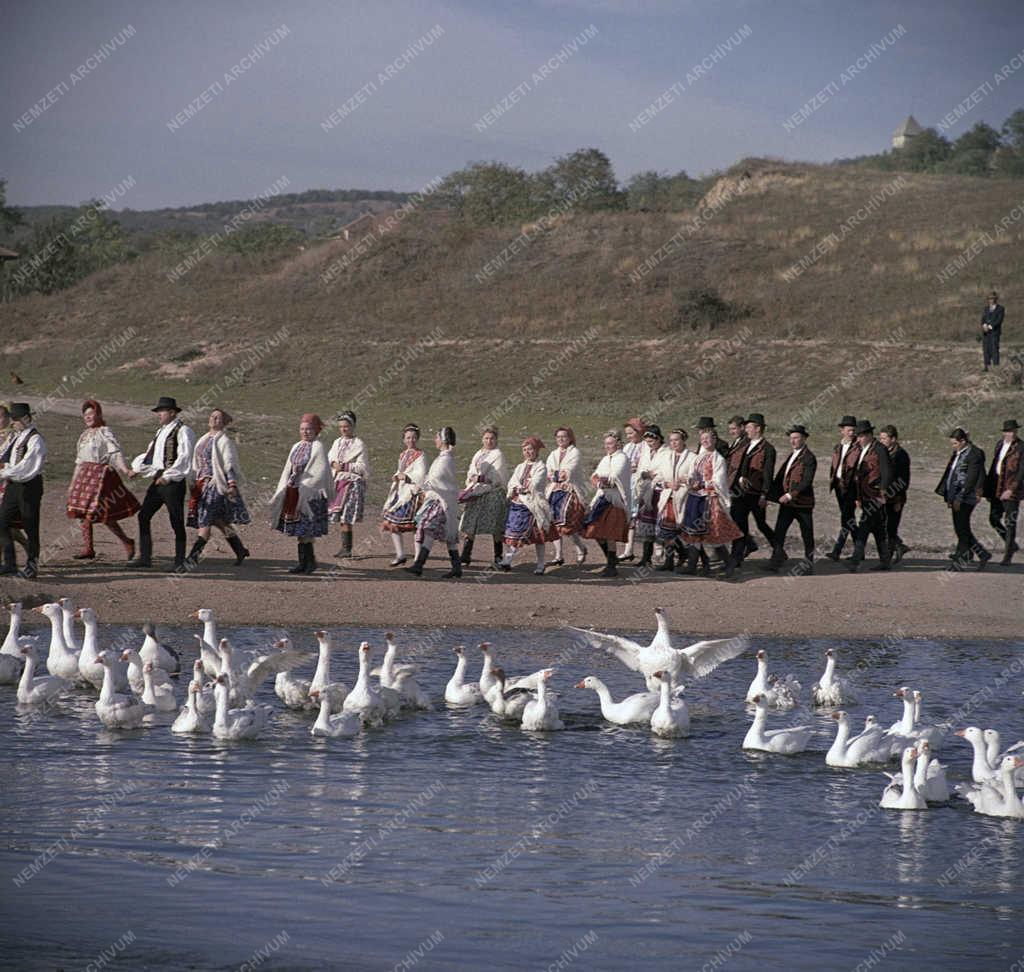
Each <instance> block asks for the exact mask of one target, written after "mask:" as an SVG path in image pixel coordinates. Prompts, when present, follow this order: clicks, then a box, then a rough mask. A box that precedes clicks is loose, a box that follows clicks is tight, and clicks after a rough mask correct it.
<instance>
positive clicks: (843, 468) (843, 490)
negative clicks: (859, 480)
mask: <svg viewBox="0 0 1024 972" xmlns="http://www.w3.org/2000/svg"><path fill="white" fill-rule="evenodd" d="M856 427H857V419H856V418H854V416H852V415H844V416H843V417H842V418H841V419H840V420H839V441H838V442H837V443H836V445H835V448H834V449H833V450H832V466H831V469H830V470H829V475H828V489H829V492H830V493H831V492H833V491H834V492H835V494H836V505H837V506H838V507H839V532H838V533H837V534H836V543H835V546H834V547H833V548H832V550H831V551H830V552H829V553H828V554H826V556H827V557H828V559H829V560H838V559H839V557H840V556H841V554H842V552H843V547H844V546H846V538H847V537H848V536H849V535H850V534H851V533H853V529H854V527H855V525H856V516H857V504H856V499H857V497H856V494H855V492H854V489H853V471H854V469H856V468H857V459H858V458H859V456H860V446H859V445H857V439H856V436H855V435H854V434H853V433H854V429H855V428H856Z"/></svg>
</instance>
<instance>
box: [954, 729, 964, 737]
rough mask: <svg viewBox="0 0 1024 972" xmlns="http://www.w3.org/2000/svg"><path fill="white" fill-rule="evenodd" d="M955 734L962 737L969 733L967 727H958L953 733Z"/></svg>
mask: <svg viewBox="0 0 1024 972" xmlns="http://www.w3.org/2000/svg"><path fill="white" fill-rule="evenodd" d="M953 735H954V736H960V737H961V738H962V737H964V736H966V735H967V730H966V729H957V731H956V732H955V733H953Z"/></svg>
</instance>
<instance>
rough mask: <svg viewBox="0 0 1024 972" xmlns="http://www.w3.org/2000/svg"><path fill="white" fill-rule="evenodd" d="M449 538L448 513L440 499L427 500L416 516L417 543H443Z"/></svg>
mask: <svg viewBox="0 0 1024 972" xmlns="http://www.w3.org/2000/svg"><path fill="white" fill-rule="evenodd" d="M447 537H448V511H447V510H446V509H445V508H444V503H442V502H441V501H440V500H439V499H432V500H427V502H426V503H424V504H423V506H421V507H420V510H419V512H418V513H417V514H416V542H417V543H423V541H424V540H432V541H435V542H436V541H439V540H440V541H442V542H444V541H445V540H446V539H447Z"/></svg>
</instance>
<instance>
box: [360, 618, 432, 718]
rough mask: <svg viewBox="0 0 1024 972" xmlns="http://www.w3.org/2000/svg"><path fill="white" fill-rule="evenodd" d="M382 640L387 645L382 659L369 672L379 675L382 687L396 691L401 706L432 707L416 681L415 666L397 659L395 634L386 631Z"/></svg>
mask: <svg viewBox="0 0 1024 972" xmlns="http://www.w3.org/2000/svg"><path fill="white" fill-rule="evenodd" d="M384 641H385V643H386V644H387V646H388V647H387V650H386V651H385V652H384V661H383V662H382V664H381V666H380V668H375V669H374V670H373V671H372V672H370V674H371V675H374V674H376V675H379V676H380V684H381V686H382V687H383V688H389V689H393V690H394V691H396V692H397V693H398V696H399V699H400V700H401V704H402V707H403V708H406V709H424V710H428V711H429V710H430V709H432V708H433V707H434V706H433V704H432V703H431V701H430V698H429V696H428V695H427V693H426V692H424V691H423V689H421V688H420V685H419V682H417V681H416V674H417V672H418V669H417V668H416V666H415V665H410V664H408V663H399V662H398V661H397V655H398V646H397V645H396V644H395V636H394V635H393V634H392V633H391V632H390V631H388V632H386V633H385V635H384Z"/></svg>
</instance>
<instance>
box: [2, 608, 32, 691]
mask: <svg viewBox="0 0 1024 972" xmlns="http://www.w3.org/2000/svg"><path fill="white" fill-rule="evenodd" d="M7 610H8V611H10V612H11V625H10V627H9V628H8V629H7V637H6V638H4V643H3V645H2V646H0V685H17V684H18V680H19V679H20V678H21V670H22V668H24V667H25V659H24V657H23V655H22V654H21V648H22V645H29V644H33V643H34V641H35V639H34V638H27V637H25V638H23V637H22V636H21V602H20V601H15V602H13V603H12V604H8V605H7Z"/></svg>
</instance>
